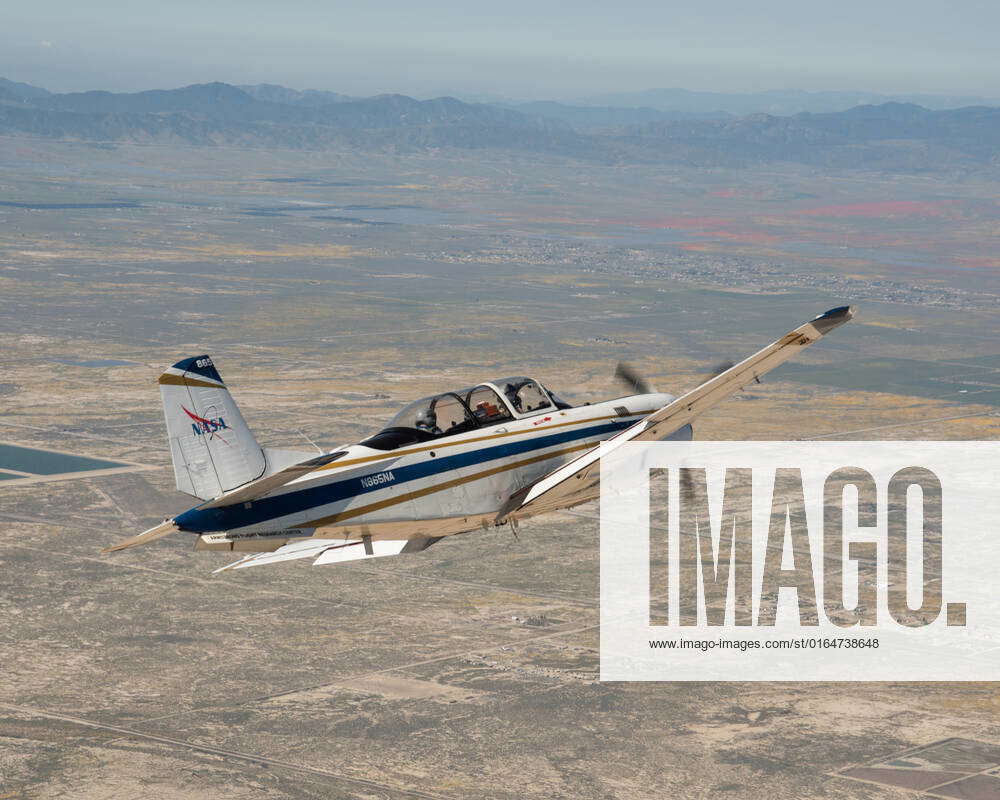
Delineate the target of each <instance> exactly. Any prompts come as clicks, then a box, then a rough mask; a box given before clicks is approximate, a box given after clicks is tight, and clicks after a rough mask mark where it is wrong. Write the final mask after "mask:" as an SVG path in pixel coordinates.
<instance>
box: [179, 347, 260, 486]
mask: <svg viewBox="0 0 1000 800" xmlns="http://www.w3.org/2000/svg"><path fill="white" fill-rule="evenodd" d="M159 383H160V396H161V397H162V399H163V415H164V417H166V421H167V436H168V437H169V439H170V456H171V458H172V459H173V462H174V477H175V478H176V480H177V489H178V490H179V491H182V492H186V493H187V494H191V495H194V496H195V497H198V498H201V499H202V500H210V499H212V498H215V497H218V496H219V495H221V494H222V493H223V492H227V491H229V490H230V489H235V488H236V487H237V486H242V485H243V484H244V483H247V482H248V481H252V480H255V479H256V478H259V477H260V476H261V475H263V474H264V468H265V459H264V452H263V451H262V450H261V447H260V445H259V444H257V440H256V439H255V438H254V435H253V433H251V432H250V429H249V428H248V427H247V424H246V421H245V420H244V419H243V415H242V414H241V413H240V410H239V408H238V407H237V406H236V401H234V400H233V398H232V395H230V394H229V390H228V389H227V388H226V385H225V384H224V383H223V382H222V378H221V377H220V376H219V373H218V371H217V370H216V369H215V365H214V364H213V363H212V359H211V358H210V357H209V356H195V357H194V358H186V359H184V360H183V361H178V362H177V363H176V364H174V365H173V366H172V367H170V369H168V370H167V371H166V372H164V373H163V374H162V375H161V376H160V381H159Z"/></svg>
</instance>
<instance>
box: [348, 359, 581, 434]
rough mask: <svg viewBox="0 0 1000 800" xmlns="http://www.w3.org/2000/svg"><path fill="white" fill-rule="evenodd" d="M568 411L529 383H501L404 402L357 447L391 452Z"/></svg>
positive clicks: (518, 379) (521, 380) (537, 385)
mask: <svg viewBox="0 0 1000 800" xmlns="http://www.w3.org/2000/svg"><path fill="white" fill-rule="evenodd" d="M569 407H570V406H569V405H568V404H567V403H564V402H562V401H561V400H559V398H557V397H555V395H550V394H549V392H548V391H547V390H546V389H545V387H543V386H542V385H541V384H540V383H538V382H536V381H533V380H532V379H531V378H525V377H515V378H502V379H500V380H498V381H490V382H489V383H481V384H479V385H478V386H473V387H471V388H469V389H460V390H459V391H456V392H444V393H443V394H436V395H433V396H432V397H424V398H422V399H420V400H417V401H415V402H413V403H410V404H409V405H408V406H406V407H405V408H404V409H403V410H402V411H400V412H399V413H398V414H396V416H395V417H393V418H392V420H391V421H390V422H389V424H388V425H387V426H386V427H385V428H384V429H383V430H382V431H380V432H379V433H376V434H375V435H374V436H372V437H369V438H368V439H365V440H364V441H363V442H362V444H363V445H365V446H367V447H372V448H374V449H376V450H395V449H396V448H397V447H402V446H404V445H407V444H416V443H418V442H425V441H430V440H432V439H437V438H439V437H442V436H453V435H455V434H459V433H465V432H466V431H471V430H475V429H476V428H482V427H488V426H490V425H496V424H499V423H501V422H504V421H505V420H511V419H517V418H520V417H526V416H532V415H533V414H536V413H539V412H541V411H544V410H545V409H551V408H569Z"/></svg>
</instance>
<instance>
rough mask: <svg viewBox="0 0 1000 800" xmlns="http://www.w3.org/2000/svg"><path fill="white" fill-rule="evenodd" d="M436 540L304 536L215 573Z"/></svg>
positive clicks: (382, 551)
mask: <svg viewBox="0 0 1000 800" xmlns="http://www.w3.org/2000/svg"><path fill="white" fill-rule="evenodd" d="M436 541H437V538H436V537H428V538H426V539H407V540H405V541H398V540H391V541H383V540H376V541H372V540H371V539H368V540H367V541H366V540H364V539H346V540H345V539H301V540H299V541H297V542H290V543H289V544H286V545H284V546H282V547H279V548H278V549H277V550H275V551H274V552H272V553H252V554H251V555H248V556H246V557H245V558H241V559H240V560H239V561H234V562H233V563H232V564H227V565H226V566H224V567H221V568H220V569H217V570H215V572H225V571H226V570H230V569H246V568H247V567H260V566H263V565H265V564H276V563H278V562H279V561H293V560H294V559H297V558H315V561H313V566H321V565H323V564H339V563H341V562H344V561H361V560H364V559H366V558H379V557H381V556H397V555H400V554H401V553H418V552H420V551H421V550H426V549H427V548H428V547H430V546H431V545H432V544H434V542H436ZM213 574H214V573H213Z"/></svg>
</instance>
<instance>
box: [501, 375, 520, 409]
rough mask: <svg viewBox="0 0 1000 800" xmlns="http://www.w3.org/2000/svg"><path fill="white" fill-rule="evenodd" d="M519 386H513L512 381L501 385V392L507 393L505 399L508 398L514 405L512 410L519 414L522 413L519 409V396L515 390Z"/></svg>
mask: <svg viewBox="0 0 1000 800" xmlns="http://www.w3.org/2000/svg"><path fill="white" fill-rule="evenodd" d="M519 388H520V387H518V386H515V385H514V384H513V383H508V384H507V385H506V386H504V387H503V393H504V394H505V395H507V399H508V400H510V404H511V405H512V406H514V410H515V411H516V412H517V413H518V414H521V413H523V412H522V410H521V397H520V395H519V394H518V392H517V390H518V389H519Z"/></svg>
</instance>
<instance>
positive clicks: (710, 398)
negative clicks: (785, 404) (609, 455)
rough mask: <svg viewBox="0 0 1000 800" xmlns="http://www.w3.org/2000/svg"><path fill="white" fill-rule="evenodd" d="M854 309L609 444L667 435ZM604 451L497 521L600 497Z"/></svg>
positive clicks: (561, 471) (524, 493) (508, 508)
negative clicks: (601, 459) (601, 457)
mask: <svg viewBox="0 0 1000 800" xmlns="http://www.w3.org/2000/svg"><path fill="white" fill-rule="evenodd" d="M854 313H855V307H854V306H841V307H840V308H834V309H831V310H830V311H827V312H826V313H825V314H821V315H820V316H818V317H816V319H814V320H811V321H809V322H806V323H805V324H803V325H800V326H799V327H798V328H796V329H795V330H793V331H789V332H788V333H786V334H785V335H784V336H782V337H781V338H780V339H778V340H777V341H776V342H772V343H771V344H769V345H768V346H767V347H765V348H764V349H763V350H759V351H758V352H756V353H754V354H753V355H752V356H750V357H749V358H747V359H744V360H743V361H741V362H740V363H739V364H736V365H735V366H732V367H730V368H729V369H727V370H726V371H725V372H722V373H720V374H719V375H716V376H715V377H714V378H711V379H709V380H707V381H705V382H704V383H703V384H701V385H700V386H698V387H697V388H695V389H692V390H691V391H690V392H688V393H687V394H685V395H682V396H681V397H678V398H677V399H676V400H674V401H673V402H672V403H670V404H668V405H666V406H664V407H663V408H661V409H660V410H659V411H656V412H654V413H652V414H650V415H649V416H648V417H646V418H645V419H643V420H641V421H639V422H637V423H636V424H635V425H633V426H632V427H630V428H626V429H625V430H624V431H622V432H621V433H619V434H617V435H616V436H613V437H612V438H610V439H608V440H607V442H605V443H603V444H604V447H607V446H608V445H609V444H610V445H611V446H619V445H621V444H624V443H625V442H642V441H659V440H661V439H666V438H667V437H669V436H670V435H671V434H673V433H676V432H677V431H679V430H680V429H681V428H683V427H684V426H685V425H687V424H689V423H690V422H691V421H692V420H693V419H694V418H695V417H697V416H698V415H699V414H703V413H704V412H706V411H708V410H709V409H710V408H712V407H713V406H715V405H717V404H718V403H719V402H720V401H722V400H724V399H725V398H727V397H729V396H730V395H732V394H735V393H736V392H739V391H741V390H742V389H743V387H744V386H746V385H747V384H748V383H751V382H753V381H755V380H757V379H758V378H760V376H761V375H764V374H766V373H768V372H770V371H771V370H773V369H774V368H775V367H777V366H779V365H781V364H783V363H784V362H786V361H788V359H790V358H791V357H792V356H794V355H796V354H797V353H798V352H799V351H800V350H801V349H802V348H803V347H808V346H809V345H811V344H812V343H813V342H815V341H818V340H819V339H822V338H823V336H825V335H826V334H827V333H829V332H830V331H832V330H833V329H834V328H838V327H840V326H841V325H843V324H844V323H845V322H847V321H849V320H850V319H851V318H852V317H853V316H854ZM600 455H601V445H598V446H596V447H594V448H593V449H591V450H588V451H587V452H585V453H584V454H583V455H581V456H578V457H577V458H575V459H574V460H572V461H570V462H569V463H568V464H564V465H563V466H562V467H559V468H558V469H555V470H553V471H552V472H550V473H549V474H548V475H545V476H544V477H542V478H540V479H539V480H537V481H535V482H534V483H533V484H531V485H529V486H525V487H524V488H523V489H521V490H520V491H518V492H516V493H514V494H513V495H512V496H511V498H510V499H509V500H508V501H507V503H505V504H504V507H503V508H502V509H500V513H499V514H498V515H497V518H496V522H497V524H500V523H502V522H505V521H507V520H518V519H523V518H525V517H532V516H534V515H536V514H543V513H545V512H548V511H558V510H559V509H563V508H569V507H570V506H575V505H579V504H580V503H585V502H587V501H589V500H593V499H595V498H596V497H597V496H598V494H599V493H600V483H599V481H600V477H601V461H600Z"/></svg>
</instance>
